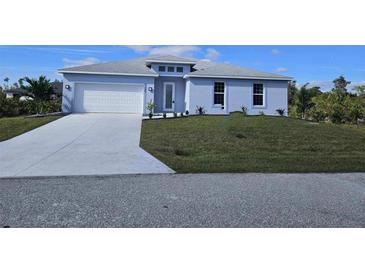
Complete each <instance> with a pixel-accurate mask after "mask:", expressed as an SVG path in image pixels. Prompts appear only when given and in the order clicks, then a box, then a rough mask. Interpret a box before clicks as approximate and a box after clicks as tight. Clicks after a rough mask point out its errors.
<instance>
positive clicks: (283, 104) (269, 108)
mask: <svg viewBox="0 0 365 274" xmlns="http://www.w3.org/2000/svg"><path fill="white" fill-rule="evenodd" d="M214 81H223V82H225V100H224V102H225V106H224V109H222V108H221V107H217V106H214V105H213V102H214V97H213V95H214V90H213V88H214ZM254 83H262V84H264V106H262V107H254V106H253V84H254ZM287 90H288V82H287V81H274V80H257V81H256V80H238V79H237V80H236V79H207V78H190V81H188V87H187V93H188V94H187V97H188V98H189V103H188V106H189V112H190V113H191V114H194V113H195V110H196V106H203V107H204V108H205V110H206V113H207V114H228V113H229V112H233V111H241V107H242V106H245V107H247V108H248V114H249V115H257V114H259V113H260V111H263V112H264V113H265V114H267V115H278V114H277V112H276V109H278V108H284V109H285V111H286V113H287V110H288V97H287V96H288V92H287Z"/></svg>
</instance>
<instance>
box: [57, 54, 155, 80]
mask: <svg viewBox="0 0 365 274" xmlns="http://www.w3.org/2000/svg"><path fill="white" fill-rule="evenodd" d="M59 72H61V73H62V72H63V73H67V72H69V73H89V74H92V73H98V74H121V75H122V74H126V75H128V74H132V75H146V76H158V74H157V73H156V72H154V71H153V70H151V69H149V68H148V67H146V61H145V58H138V59H133V60H127V61H117V62H108V63H101V64H93V65H86V66H78V67H71V68H64V69H61V70H59Z"/></svg>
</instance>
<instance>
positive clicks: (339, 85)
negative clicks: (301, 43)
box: [288, 76, 365, 123]
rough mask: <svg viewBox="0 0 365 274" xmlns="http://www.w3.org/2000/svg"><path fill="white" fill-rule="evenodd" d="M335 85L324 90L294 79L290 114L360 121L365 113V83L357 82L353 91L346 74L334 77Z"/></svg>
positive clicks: (334, 120)
mask: <svg viewBox="0 0 365 274" xmlns="http://www.w3.org/2000/svg"><path fill="white" fill-rule="evenodd" d="M333 84H334V87H333V88H332V90H331V91H329V92H322V91H321V89H320V88H319V87H309V83H306V84H305V85H303V86H301V87H298V85H297V83H296V81H291V82H290V83H289V87H288V108H289V110H288V114H289V116H290V117H293V118H300V119H309V120H314V121H330V122H333V123H358V122H359V120H361V119H363V118H364V116H365V85H358V86H355V87H354V88H353V90H352V91H353V92H349V91H348V85H350V84H351V82H350V81H347V80H346V79H345V77H344V76H339V77H338V78H336V79H335V80H333Z"/></svg>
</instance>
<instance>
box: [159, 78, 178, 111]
mask: <svg viewBox="0 0 365 274" xmlns="http://www.w3.org/2000/svg"><path fill="white" fill-rule="evenodd" d="M169 84H171V85H172V105H171V106H172V108H171V109H170V108H166V106H165V103H166V92H165V90H166V85H169ZM162 92H163V102H162V109H163V111H175V83H174V82H164V83H163V90H162Z"/></svg>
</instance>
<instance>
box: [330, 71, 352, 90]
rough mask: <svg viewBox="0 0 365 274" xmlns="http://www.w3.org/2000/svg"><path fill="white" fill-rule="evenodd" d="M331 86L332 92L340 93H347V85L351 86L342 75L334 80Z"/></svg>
mask: <svg viewBox="0 0 365 274" xmlns="http://www.w3.org/2000/svg"><path fill="white" fill-rule="evenodd" d="M333 84H334V85H335V87H334V88H333V89H332V91H338V92H342V93H346V92H347V88H346V87H347V85H349V84H351V82H350V81H347V80H346V79H345V77H344V76H343V75H341V76H339V77H338V78H336V79H335V80H333Z"/></svg>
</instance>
